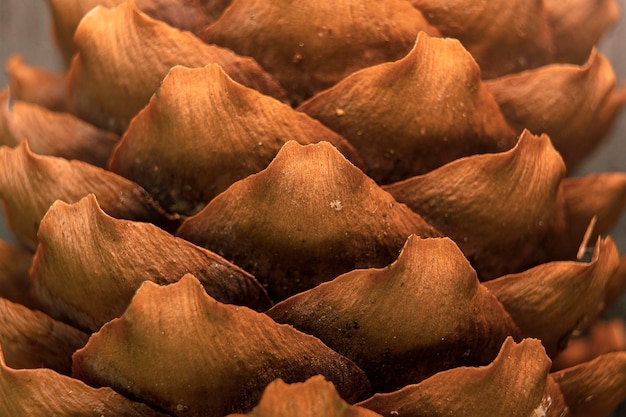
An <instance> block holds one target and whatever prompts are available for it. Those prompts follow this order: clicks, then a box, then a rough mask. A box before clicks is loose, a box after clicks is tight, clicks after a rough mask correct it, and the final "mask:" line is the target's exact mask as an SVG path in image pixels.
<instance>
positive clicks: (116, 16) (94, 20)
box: [68, 1, 284, 133]
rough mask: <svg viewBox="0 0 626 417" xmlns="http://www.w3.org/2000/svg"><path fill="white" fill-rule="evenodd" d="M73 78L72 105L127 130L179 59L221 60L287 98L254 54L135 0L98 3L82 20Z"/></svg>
mask: <svg viewBox="0 0 626 417" xmlns="http://www.w3.org/2000/svg"><path fill="white" fill-rule="evenodd" d="M74 42H75V43H76V46H77V48H78V53H77V54H76V55H75V56H74V58H73V60H72V65H71V67H70V72H69V75H68V77H69V79H68V91H69V93H68V106H69V109H70V111H71V112H72V113H74V114H76V115H78V116H79V117H81V118H83V119H85V120H87V121H89V122H90V123H92V124H94V125H96V126H98V127H101V128H105V129H108V130H112V131H115V132H117V133H122V132H123V131H124V130H125V129H126V128H127V127H128V123H129V122H130V120H131V119H132V118H133V116H135V114H137V113H138V112H139V110H141V109H142V108H143V107H144V106H145V105H146V104H148V102H149V100H150V97H151V96H152V94H153V93H154V92H155V91H156V90H157V88H158V87H159V83H160V82H161V80H162V79H163V77H165V75H166V74H167V72H168V71H169V70H170V68H172V67H173V66H175V65H185V66H188V67H203V66H205V65H207V64H210V63H217V64H219V65H220V66H221V67H222V68H223V69H224V71H226V73H228V74H229V75H230V76H231V77H232V78H233V79H234V80H236V81H238V82H240V83H242V84H244V85H247V86H249V87H252V88H255V89H256V90H259V91H260V92H262V93H264V94H267V95H270V96H274V97H278V98H282V97H284V92H283V90H282V88H281V87H280V86H279V85H278V84H277V83H276V81H274V79H273V78H272V77H271V76H270V75H269V74H267V73H266V72H265V71H264V70H263V69H262V68H261V67H260V66H259V65H258V64H257V63H256V62H255V61H254V60H253V59H252V58H247V57H241V56H238V55H235V54H234V53H233V52H232V51H230V50H228V49H225V48H220V47H217V46H215V45H207V44H205V43H204V42H202V41H201V40H200V39H198V38H197V37H195V36H194V35H192V34H191V33H189V32H185V31H181V30H178V29H175V28H173V27H171V26H169V25H167V24H166V23H164V22H161V21H158V20H154V19H152V18H150V17H148V16H147V15H145V14H144V13H142V12H140V11H139V10H138V9H137V7H136V6H135V5H134V4H133V2H132V1H127V2H125V3H123V4H121V5H119V6H117V7H115V8H112V9H107V8H104V7H102V6H97V7H96V8H95V9H92V11H91V12H90V13H89V14H87V16H85V17H84V18H83V20H81V22H80V25H79V26H78V28H77V29H76V34H75V36H74Z"/></svg>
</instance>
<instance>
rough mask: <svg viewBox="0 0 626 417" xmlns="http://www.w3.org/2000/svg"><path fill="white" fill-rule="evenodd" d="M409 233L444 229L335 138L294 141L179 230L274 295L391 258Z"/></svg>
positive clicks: (433, 232) (284, 294) (276, 297)
mask: <svg viewBox="0 0 626 417" xmlns="http://www.w3.org/2000/svg"><path fill="white" fill-rule="evenodd" d="M411 234H416V235H418V236H422V237H433V236H440V233H439V232H438V231H436V230H435V229H434V228H433V227H431V226H430V225H428V224H427V223H426V222H425V221H424V220H423V219H422V218H421V217H420V216H418V215H417V214H415V213H413V212H412V211H411V210H409V208H408V207H406V206H405V205H403V204H399V203H398V202H396V201H395V200H394V198H393V197H392V196H391V195H390V194H388V193H387V192H385V191H383V190H382V189H381V188H380V187H379V186H378V185H377V184H376V183H375V182H374V181H373V180H372V179H371V178H369V177H367V176H366V175H365V174H364V173H363V172H362V171H360V170H359V169H358V168H357V167H355V166H354V165H352V164H351V163H350V162H348V161H347V160H346V159H345V157H343V156H342V155H341V154H340V153H339V151H337V149H336V148H334V147H333V146H332V145H330V144H329V143H327V142H320V143H318V144H313V145H300V144H298V143H296V142H293V141H291V142H287V143H286V144H285V145H284V146H283V147H282V149H281V150H280V152H278V155H277V156H276V158H275V159H274V160H273V161H272V163H271V164H270V165H269V166H268V167H267V168H266V169H265V170H263V171H261V172H259V173H258V174H253V175H250V176H248V177H247V178H245V179H243V180H240V181H238V182H236V183H234V184H233V185H232V186H230V187H229V188H228V189H227V190H226V191H224V192H223V193H221V194H220V195H219V196H217V197H216V198H214V199H213V200H212V201H211V202H210V203H209V204H208V205H207V206H206V207H205V208H204V209H203V210H201V211H200V212H198V213H197V214H195V215H194V216H192V217H189V218H188V219H187V220H185V221H184V222H183V224H182V225H181V227H180V228H179V229H178V231H177V235H178V236H180V237H182V238H184V239H187V240H190V241H191V242H194V243H195V244H197V245H199V246H203V247H206V248H208V249H210V250H212V251H214V252H216V253H218V254H220V255H221V256H223V257H225V258H226V259H228V260H230V261H232V262H233V263H235V264H236V265H239V266H241V267H242V268H244V269H245V270H247V271H249V272H250V273H252V274H253V275H254V276H255V277H256V278H257V279H258V280H259V281H260V282H261V283H263V284H266V285H267V286H268V292H269V294H270V296H271V297H272V298H273V299H274V300H281V299H284V298H286V297H288V296H290V295H293V294H295V293H297V292H300V291H304V290H306V289H309V288H312V287H314V286H315V285H317V284H319V283H321V282H324V281H328V280H330V279H332V278H334V277H336V276H337V275H339V274H341V273H344V272H347V271H350V270H352V269H355V268H368V267H382V266H385V265H387V264H389V263H391V262H392V261H393V260H395V259H396V257H397V254H398V252H399V251H400V249H401V248H402V246H403V245H404V242H405V241H406V239H407V238H408V237H409V236H410V235H411Z"/></svg>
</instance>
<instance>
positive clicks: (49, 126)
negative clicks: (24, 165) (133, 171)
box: [0, 89, 120, 167]
mask: <svg viewBox="0 0 626 417" xmlns="http://www.w3.org/2000/svg"><path fill="white" fill-rule="evenodd" d="M119 139H120V138H119V136H118V135H116V134H115V133H112V132H109V131H106V130H101V129H98V128H96V127H94V126H92V125H90V124H89V123H86V122H84V121H82V120H80V119H78V118H77V117H75V116H72V115H71V114H69V113H58V112H52V111H50V110H48V109H46V108H44V107H41V106H38V105H36V104H31V103H28V102H23V101H18V100H13V98H12V97H11V95H10V91H9V90H7V89H5V90H4V91H2V92H0V144H2V145H6V146H11V147H15V146H17V145H19V143H20V142H22V141H23V140H26V141H28V145H29V147H30V149H31V150H32V151H33V152H34V153H37V154H41V155H51V156H60V157H62V158H65V159H78V160H81V161H84V162H88V163H90V164H92V165H95V166H99V167H105V166H106V163H107V161H108V160H109V157H110V156H111V152H112V151H113V148H114V147H115V145H116V144H117V142H118V141H119Z"/></svg>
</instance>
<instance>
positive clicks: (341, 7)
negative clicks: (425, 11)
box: [201, 0, 439, 103]
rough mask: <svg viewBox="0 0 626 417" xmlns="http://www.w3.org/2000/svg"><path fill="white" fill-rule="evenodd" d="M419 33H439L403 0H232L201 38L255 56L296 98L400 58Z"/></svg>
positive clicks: (296, 100)
mask: <svg viewBox="0 0 626 417" xmlns="http://www.w3.org/2000/svg"><path fill="white" fill-rule="evenodd" d="M420 31H425V32H427V33H429V34H431V35H439V31H438V30H437V29H435V28H433V27H432V26H431V25H429V24H428V23H427V22H426V20H425V19H424V16H422V14H421V13H420V12H419V11H418V10H416V9H414V8H412V7H411V6H410V4H408V3H407V2H406V1H402V0H387V1H376V0H337V1H333V2H332V3H324V2H319V1H316V0H305V1H303V0H301V1H298V2H293V1H290V0H280V1H276V0H273V1H269V0H234V1H233V2H232V4H231V6H230V7H229V8H228V9H226V11H225V12H224V14H223V15H222V16H221V17H220V18H219V19H218V20H217V21H216V22H215V23H213V24H211V25H209V26H208V27H207V28H206V29H205V30H204V31H203V32H202V33H201V37H202V39H204V40H205V41H207V42H209V43H215V44H218V45H222V46H225V47H228V48H230V49H232V50H233V51H235V52H237V53H238V54H241V55H247V56H252V57H254V58H255V59H256V60H257V61H258V62H259V63H260V64H261V65H262V66H263V68H265V69H267V71H269V72H270V73H271V74H272V75H274V77H275V78H276V79H277V80H278V82H279V83H280V84H281V85H282V86H284V87H285V89H286V90H287V91H288V93H289V96H290V98H291V101H292V103H298V102H300V101H302V100H303V99H306V98H308V97H311V96H312V95H314V94H315V93H317V92H319V91H320V90H323V89H326V88H328V87H330V86H332V85H333V84H335V83H337V82H338V81H340V80H341V79H343V78H344V77H346V76H347V75H348V74H350V73H352V72H354V71H356V70H359V69H362V68H365V67H368V66H371V65H375V64H380V63H381V62H388V61H393V60H396V59H398V58H401V57H402V56H404V55H406V53H407V52H408V51H409V50H410V49H411V46H412V45H413V43H414V41H415V37H416V36H417V34H418V33H419V32H420Z"/></svg>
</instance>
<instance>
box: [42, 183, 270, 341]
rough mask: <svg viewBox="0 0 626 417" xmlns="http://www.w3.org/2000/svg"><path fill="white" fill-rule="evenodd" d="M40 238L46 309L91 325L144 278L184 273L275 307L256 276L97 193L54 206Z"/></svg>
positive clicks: (123, 302) (226, 298)
mask: <svg viewBox="0 0 626 417" xmlns="http://www.w3.org/2000/svg"><path fill="white" fill-rule="evenodd" d="M38 237H39V240H40V243H39V246H38V247H37V252H35V258H34V261H33V267H32V269H31V273H30V276H31V282H32V286H33V293H34V294H35V296H36V298H37V299H38V301H39V303H40V304H41V305H42V307H43V309H44V310H45V311H46V312H47V313H48V314H50V315H52V316H53V317H56V318H58V319H61V320H64V321H68V322H70V323H73V324H74V325H76V326H78V327H80V328H84V329H88V330H90V331H96V330H98V329H99V328H100V327H101V326H102V325H103V324H104V323H106V322H108V321H109V320H111V319H113V318H115V317H119V316H120V315H122V313H123V312H124V310H125V309H126V307H127V306H128V304H129V303H130V300H131V299H132V297H133V295H134V294H135V292H136V290H137V289H138V288H139V286H140V285H141V283H142V282H144V281H152V282H156V283H158V284H161V285H164V284H168V283H172V282H176V281H177V280H179V279H180V278H181V277H182V276H183V275H184V274H186V273H192V274H194V275H195V276H196V277H197V279H199V280H200V282H201V283H202V286H203V287H204V288H205V290H206V291H207V292H208V293H209V294H210V295H211V296H212V297H213V298H215V299H217V300H218V301H221V302H224V303H233V304H239V305H246V306H249V307H250V308H254V309H256V310H259V311H264V310H266V309H267V308H269V306H270V303H269V299H268V297H267V294H266V293H265V290H264V289H263V288H262V287H261V285H260V284H259V283H258V282H257V281H256V280H255V279H254V277H253V276H251V275H250V274H248V273H246V272H245V271H243V270H241V269H240V268H238V267H236V266H235V265H232V264H231V263H229V262H227V261H226V260H224V259H222V258H220V257H219V256H217V255H216V254H214V253H212V252H210V251H208V250H206V249H203V248H200V247H197V246H195V245H193V244H191V243H189V242H187V241H185V240H182V239H178V238H176V237H174V236H172V235H170V234H169V233H167V232H165V231H163V230H161V229H159V228H157V227H155V226H154V225H152V224H149V223H141V222H132V221H129V220H118V219H114V218H112V217H110V216H108V215H107V214H106V213H104V212H103V211H102V210H101V209H100V207H99V206H98V202H97V201H96V199H95V197H94V196H93V194H90V195H89V196H88V197H86V198H84V199H82V200H80V201H79V202H78V203H75V204H73V205H68V204H65V203H62V202H57V203H55V204H53V205H52V207H51V208H50V210H48V212H47V213H46V216H45V217H44V218H43V220H42V222H41V226H40V228H39V233H38Z"/></svg>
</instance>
